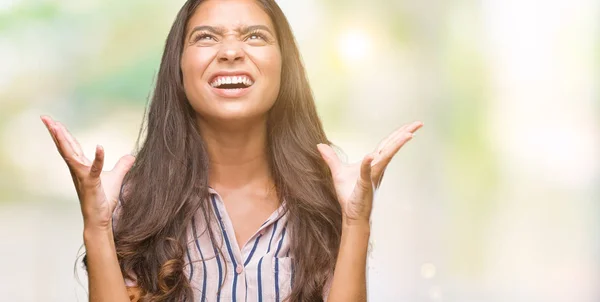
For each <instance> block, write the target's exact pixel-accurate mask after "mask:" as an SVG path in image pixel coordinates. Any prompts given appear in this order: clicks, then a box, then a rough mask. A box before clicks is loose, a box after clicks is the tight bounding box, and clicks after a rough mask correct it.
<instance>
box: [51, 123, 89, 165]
mask: <svg viewBox="0 0 600 302" xmlns="http://www.w3.org/2000/svg"><path fill="white" fill-rule="evenodd" d="M52 129H53V131H54V136H55V137H56V141H57V142H58V152H59V153H60V154H61V156H62V157H63V159H64V160H65V162H66V163H67V165H68V166H69V168H71V169H74V170H75V171H79V170H80V168H81V166H82V164H81V162H80V161H79V160H78V159H77V157H76V155H75V151H73V148H72V147H71V144H69V142H68V141H67V138H66V137H65V134H64V132H63V130H62V129H61V128H60V127H58V126H57V125H56V124H55V125H54V126H52Z"/></svg>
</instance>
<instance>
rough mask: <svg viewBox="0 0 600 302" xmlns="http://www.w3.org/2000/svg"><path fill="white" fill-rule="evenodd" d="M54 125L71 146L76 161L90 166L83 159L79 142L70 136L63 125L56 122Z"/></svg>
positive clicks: (87, 161)
mask: <svg viewBox="0 0 600 302" xmlns="http://www.w3.org/2000/svg"><path fill="white" fill-rule="evenodd" d="M56 125H57V126H58V127H59V128H60V129H61V130H62V132H63V133H64V135H65V137H66V139H67V141H68V142H69V144H70V145H71V148H72V149H73V151H74V152H75V155H76V157H77V159H78V160H79V162H81V163H83V164H86V165H90V164H91V162H90V160H89V159H87V158H86V157H85V155H84V154H83V150H82V148H81V145H80V144H79V142H78V141H77V140H76V139H75V138H74V137H73V135H71V133H70V132H69V130H68V129H67V127H65V125H63V124H62V123H61V122H56Z"/></svg>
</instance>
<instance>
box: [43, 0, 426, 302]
mask: <svg viewBox="0 0 600 302" xmlns="http://www.w3.org/2000/svg"><path fill="white" fill-rule="evenodd" d="M42 120H43V122H44V123H45V125H46V126H47V127H48V129H49V131H50V133H51V135H52V137H53V139H54V141H55V143H56V145H57V148H58V150H59V152H60V154H61V155H62V157H63V158H64V159H65V161H66V163H67V165H68V167H69V169H70V171H71V174H72V176H73V181H74V183H75V187H76V189H77V193H78V197H79V200H80V202H81V210H82V214H83V218H84V243H85V246H86V251H87V255H86V259H85V260H84V262H85V263H86V267H87V270H88V275H89V295H90V301H111V302H114V301H130V300H138V299H139V300H140V301H184V300H185V301H205V300H206V301H282V300H287V301H321V300H327V301H345V302H346V301H364V300H366V281H365V273H366V272H365V269H366V256H367V246H368V240H369V234H370V226H369V219H370V213H371V205H372V201H373V190H374V189H375V188H376V187H377V186H378V185H379V183H380V182H381V177H382V176H383V171H384V169H385V167H386V166H387V164H388V163H389V162H390V160H391V158H392V156H393V155H394V154H395V153H396V152H397V151H398V150H399V149H400V147H402V145H403V144H404V143H406V142H407V141H408V140H409V139H410V138H411V137H412V134H413V133H414V132H415V131H416V130H417V129H418V128H420V127H421V126H422V123H420V122H415V123H412V124H409V125H405V126H403V127H401V128H399V129H398V130H396V131H395V132H394V133H392V134H391V135H390V136H389V137H388V138H386V139H385V140H384V141H382V143H381V144H380V146H378V148H376V150H375V151H374V152H373V153H370V154H368V155H366V156H365V157H364V159H363V160H362V162H360V163H357V164H354V165H349V166H347V165H343V164H342V163H341V161H340V160H339V159H338V157H337V155H336V153H335V152H334V150H333V149H332V148H331V147H330V146H329V145H330V144H331V143H330V142H329V141H328V140H327V137H326V136H325V133H324V131H323V129H322V126H321V122H320V120H319V118H318V115H317V112H316V110H315V104H314V101H313V98H312V94H311V90H310V87H309V85H308V82H307V80H306V76H305V72H304V68H303V66H302V63H301V61H300V55H299V53H298V49H297V46H296V44H295V41H294V38H293V35H292V32H291V29H290V26H289V24H288V22H287V20H286V19H285V17H284V15H283V13H282V12H281V10H280V8H279V7H278V6H277V4H276V3H275V2H274V1H273V0H258V1H256V0H227V1H225V0H221V1H217V0H207V1H201V0H188V1H187V2H186V3H185V4H184V5H183V7H182V9H181V11H180V12H179V14H178V15H177V18H176V20H175V22H174V24H173V26H172V28H171V31H170V33H169V35H168V37H167V41H166V46H165V50H164V54H163V57H162V61H161V65H160V70H159V72H158V77H157V83H156V88H155V91H154V94H153V96H152V102H151V104H150V107H149V109H148V115H147V123H146V128H145V129H144V130H145V132H146V137H145V140H144V142H143V144H142V146H141V148H139V150H138V152H137V155H136V158H135V159H134V157H133V156H131V155H126V156H124V157H122V158H121V159H120V160H119V161H118V163H117V164H116V166H115V168H114V169H113V170H112V171H109V172H103V171H102V168H103V161H104V150H103V149H102V147H100V146H98V147H97V148H96V154H95V158H94V159H93V161H91V160H89V159H87V158H86V157H85V156H84V155H83V152H82V150H81V147H80V146H79V144H78V143H77V141H76V140H75V139H74V138H73V137H72V136H71V135H70V134H69V133H68V131H67V130H66V128H65V127H64V126H63V125H62V124H60V123H59V122H55V121H53V120H52V119H51V118H50V117H47V116H43V117H42ZM134 161H135V164H134ZM115 209H117V210H116V211H115ZM113 217H114V224H113V219H111V218H113Z"/></svg>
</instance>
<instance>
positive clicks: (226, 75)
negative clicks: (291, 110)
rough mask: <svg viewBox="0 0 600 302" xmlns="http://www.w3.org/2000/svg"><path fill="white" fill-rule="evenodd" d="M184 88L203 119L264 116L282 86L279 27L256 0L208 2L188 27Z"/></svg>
mask: <svg viewBox="0 0 600 302" xmlns="http://www.w3.org/2000/svg"><path fill="white" fill-rule="evenodd" d="M181 71H182V74H183V85H184V89H185V93H186V95H187V98H188V100H189V102H190V104H191V105H192V107H193V108H194V110H195V111H196V112H197V113H198V114H199V115H200V116H201V117H202V118H204V119H212V120H221V121H223V120H226V121H231V120H245V119H248V118H256V117H260V116H263V115H265V114H266V112H267V111H268V110H269V109H270V108H271V106H272V105H273V103H274V102H275V100H276V98H277V95H278V93H279V87H280V82H281V53H280V51H279V44H278V42H277V37H276V36H275V27H274V26H273V24H272V22H271V19H270V18H269V16H268V15H267V14H266V13H265V12H264V11H263V10H262V9H261V8H260V7H259V6H258V4H257V3H256V2H255V1H253V0H208V1H204V2H203V3H202V4H200V6H199V7H198V8H197V9H196V11H195V13H194V15H193V16H192V17H191V18H190V20H189V21H188V24H187V29H186V33H185V39H184V46H183V54H182V58H181Z"/></svg>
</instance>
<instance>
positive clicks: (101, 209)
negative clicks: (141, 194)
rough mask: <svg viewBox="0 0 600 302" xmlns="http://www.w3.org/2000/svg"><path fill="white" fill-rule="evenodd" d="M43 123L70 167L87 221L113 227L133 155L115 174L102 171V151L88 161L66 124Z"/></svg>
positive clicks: (114, 171)
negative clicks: (116, 209)
mask: <svg viewBox="0 0 600 302" xmlns="http://www.w3.org/2000/svg"><path fill="white" fill-rule="evenodd" d="M42 121H43V122H44V124H45V125H46V127H48V130H49V131H50V133H51V135H52V138H53V140H54V142H55V144H56V146H57V148H58V151H59V153H60V154H61V156H62V157H63V159H64V160H65V162H66V163H67V166H68V167H69V170H70V172H71V176H72V178H73V183H74V185H75V190H76V191H77V196H78V197H79V201H80V204H81V211H82V214H83V216H84V221H85V222H89V223H92V224H94V225H98V226H108V225H110V221H111V217H112V213H113V211H114V209H115V207H116V205H117V200H118V198H119V193H120V189H121V184H122V182H123V177H124V176H125V174H126V173H127V171H129V169H130V168H131V166H132V165H133V160H134V158H133V157H132V156H129V155H126V156H123V157H121V159H120V160H119V162H117V164H116V165H115V168H114V169H113V170H111V171H102V168H103V165H104V149H102V147H100V146H97V147H96V154H95V157H94V160H93V161H92V160H90V159H89V158H87V157H85V155H84V154H83V151H82V150H81V146H80V145H79V142H77V140H76V139H75V138H73V136H71V134H70V133H69V132H68V131H67V129H66V128H65V127H64V126H63V125H62V124H60V123H59V122H54V121H53V120H52V119H51V118H50V117H42Z"/></svg>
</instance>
